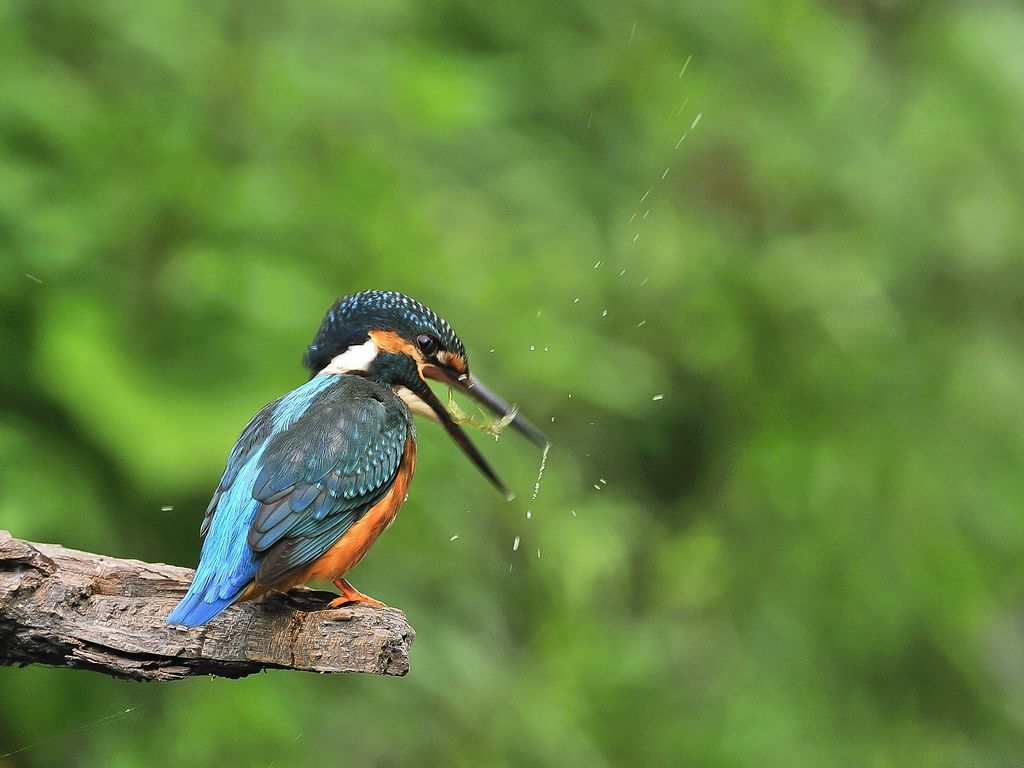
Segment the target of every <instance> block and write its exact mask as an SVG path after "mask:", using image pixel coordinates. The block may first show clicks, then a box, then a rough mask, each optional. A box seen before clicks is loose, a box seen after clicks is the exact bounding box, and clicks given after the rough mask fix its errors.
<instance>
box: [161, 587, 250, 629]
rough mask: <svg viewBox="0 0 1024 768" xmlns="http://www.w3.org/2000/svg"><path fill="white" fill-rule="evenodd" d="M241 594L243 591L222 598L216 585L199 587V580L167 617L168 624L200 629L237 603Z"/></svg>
mask: <svg viewBox="0 0 1024 768" xmlns="http://www.w3.org/2000/svg"><path fill="white" fill-rule="evenodd" d="M197 587H198V588H197ZM241 592H242V590H240V589H239V590H237V591H236V592H234V593H233V594H229V595H228V596H227V597H220V596H219V594H218V590H217V585H216V584H213V585H208V584H203V585H202V586H199V582H198V580H197V581H194V582H192V586H191V587H190V588H189V590H188V592H187V593H186V594H185V596H184V597H183V598H182V599H181V602H180V603H178V604H177V606H175V608H174V610H173V611H171V615H170V616H168V617H167V623H168V624H181V625H182V626H186V627H198V626H199V625H200V624H205V623H206V622H208V621H209V620H210V619H212V618H213V617H214V616H216V615H217V614H219V613H220V612H221V611H223V610H224V609H225V608H227V607H228V606H229V605H231V604H232V603H233V602H235V600H237V599H238V596H239V595H240V594H241Z"/></svg>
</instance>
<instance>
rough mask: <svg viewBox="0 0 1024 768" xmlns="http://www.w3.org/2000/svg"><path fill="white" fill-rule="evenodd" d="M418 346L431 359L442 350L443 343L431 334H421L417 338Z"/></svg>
mask: <svg viewBox="0 0 1024 768" xmlns="http://www.w3.org/2000/svg"><path fill="white" fill-rule="evenodd" d="M416 344H417V345H418V346H419V348H420V352H422V353H423V354H424V355H426V356H427V357H431V356H433V355H434V354H436V353H437V350H439V349H440V348H441V343H440V342H439V341H438V340H437V339H435V338H434V337H433V336H431V335H430V334H429V333H421V334H420V335H419V336H417V337H416Z"/></svg>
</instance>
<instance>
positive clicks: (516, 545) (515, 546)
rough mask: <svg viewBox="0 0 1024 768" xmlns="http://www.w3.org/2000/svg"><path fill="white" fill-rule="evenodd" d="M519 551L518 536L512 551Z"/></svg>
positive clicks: (513, 543)
mask: <svg viewBox="0 0 1024 768" xmlns="http://www.w3.org/2000/svg"><path fill="white" fill-rule="evenodd" d="M517 549H519V537H518V536H516V538H515V540H514V541H513V542H512V551H513V552H515V551H516V550H517Z"/></svg>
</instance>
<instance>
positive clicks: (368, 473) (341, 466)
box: [167, 291, 548, 627]
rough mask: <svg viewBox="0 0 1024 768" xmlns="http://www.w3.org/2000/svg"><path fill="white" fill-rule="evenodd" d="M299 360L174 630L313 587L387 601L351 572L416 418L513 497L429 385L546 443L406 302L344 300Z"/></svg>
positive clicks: (385, 512) (238, 455) (256, 437)
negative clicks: (300, 370) (302, 379)
mask: <svg viewBox="0 0 1024 768" xmlns="http://www.w3.org/2000/svg"><path fill="white" fill-rule="evenodd" d="M303 363H304V365H305V366H306V368H308V369H309V371H310V379H309V381H307V382H306V383H305V384H303V385H302V386H300V387H298V388H297V389H293V390H292V391H291V392H289V393H288V394H286V395H284V396H282V397H279V398H278V399H277V400H274V401H273V402H272V403H270V404H269V405H267V406H265V407H264V408H263V409H262V410H261V411H260V412H259V413H257V414H256V415H255V416H254V417H253V418H252V420H251V421H250V422H249V423H248V425H247V426H246V427H245V429H244V430H242V434H241V435H240V436H239V438H238V441H237V442H236V443H235V445H234V447H233V448H232V450H231V453H230V455H229V457H228V461H227V468H226V469H225V471H224V474H223V476H222V477H221V479H220V483H219V485H218V486H217V490H216V491H215V493H214V494H213V499H212V500H211V501H210V505H209V507H208V508H207V510H206V514H205V516H204V519H203V522H202V526H201V528H200V535H201V536H204V537H205V540H204V542H203V547H202V553H201V555H200V559H199V565H198V567H197V568H196V571H195V575H194V576H193V579H192V583H191V585H190V586H189V589H188V592H187V593H186V594H185V596H184V597H183V598H182V600H181V602H180V603H178V605H177V606H176V607H175V608H174V610H173V611H172V612H171V614H170V616H168V618H167V623H168V624H180V625H184V626H186V627H196V626H199V625H202V624H205V623H206V622H208V621H210V620H211V619H212V618H213V617H215V616H217V615H218V614H219V613H221V611H223V610H224V609H225V608H227V607H228V606H230V605H233V604H234V603H239V602H243V601H246V600H252V599H254V598H258V597H260V596H262V595H265V594H267V593H268V592H272V591H286V590H288V589H290V588H291V587H293V586H298V585H301V584H306V583H309V582H313V581H320V582H323V581H330V582H332V583H333V584H334V586H335V587H337V588H338V590H339V591H340V592H341V595H340V596H339V597H337V598H336V599H334V600H332V601H331V602H330V603H329V604H328V607H330V608H337V607H339V606H342V605H347V604H349V603H363V604H368V605H373V606H383V605H384V604H383V603H381V602H380V601H378V600H374V599H373V598H372V597H368V596H366V595H364V594H363V593H362V592H360V591H358V590H357V589H356V588H355V587H353V586H352V585H351V584H350V583H349V582H348V580H347V579H346V578H345V576H346V574H347V573H348V572H349V571H350V570H351V569H352V568H353V567H354V566H355V565H356V564H357V563H358V562H359V561H360V560H361V559H362V558H363V556H364V555H365V554H366V553H367V551H368V550H369V549H370V547H371V546H372V545H373V543H374V541H376V539H377V537H378V536H380V534H381V533H382V532H383V531H384V529H385V528H387V527H388V526H389V525H390V524H391V522H392V521H393V520H394V518H395V516H396V515H397V514H398V510H399V508H400V507H401V506H402V504H403V503H404V502H405V499H406V495H407V493H408V490H409V483H410V481H411V480H412V475H413V471H414V469H415V466H416V429H415V426H414V425H413V418H412V417H413V414H418V415H422V416H425V417H427V418H428V419H430V420H432V421H435V422H437V423H439V424H440V425H441V426H443V427H444V428H445V430H446V431H447V432H448V434H449V435H450V436H451V437H452V438H453V439H454V441H455V442H456V444H458V446H459V447H460V448H461V449H462V450H463V452H465V454H466V455H467V456H468V457H469V459H470V460H471V461H472V462H473V463H474V464H475V465H476V466H477V468H478V469H479V470H480V471H481V472H482V473H483V474H484V475H485V476H486V477H487V478H488V480H490V482H491V483H492V484H493V485H494V486H495V487H496V488H497V489H498V490H499V491H501V493H502V494H504V495H505V497H506V498H507V499H511V498H512V497H513V494H512V493H511V492H510V491H509V490H508V488H507V487H506V485H505V484H504V483H503V482H502V481H501V479H500V478H499V477H498V475H497V474H496V473H495V472H494V470H493V469H492V468H491V466H490V465H489V464H488V463H487V460H486V459H484V457H483V455H482V454H481V453H480V452H479V451H478V450H477V449H476V447H475V446H474V445H473V443H472V442H470V440H469V438H468V437H467V435H466V434H465V432H463V430H462V429H461V428H460V426H459V424H458V423H457V422H456V420H455V419H454V418H453V417H452V415H451V414H450V413H449V411H448V409H447V408H446V407H445V405H444V404H443V403H442V402H441V401H440V400H439V399H438V397H437V395H436V394H434V392H433V390H431V388H430V386H429V385H428V381H436V382H439V383H441V384H444V385H447V386H448V387H449V388H450V389H451V390H455V391H457V392H461V393H464V394H465V395H468V396H469V397H470V398H472V399H474V400H476V401H477V402H478V403H480V404H481V405H482V406H484V407H485V408H487V409H488V410H489V411H491V412H492V413H494V414H495V415H497V416H500V417H501V418H502V419H503V420H505V421H506V422H507V423H508V424H509V425H510V426H511V427H512V428H513V429H516V430H517V431H519V432H520V433H522V434H523V435H525V436H526V437H527V438H529V439H530V440H531V441H532V442H533V443H535V444H536V445H537V446H538V447H541V448H547V445H548V440H547V438H546V437H545V436H544V435H543V434H542V433H541V432H540V430H538V429H537V428H536V427H535V426H534V425H533V424H531V423H530V422H529V421H528V420H527V419H526V418H525V417H524V416H522V414H520V413H519V412H518V411H517V410H516V409H515V408H514V407H513V406H511V405H509V403H507V402H506V401H505V400H503V399H502V398H500V397H498V396H497V395H496V394H494V393H493V392H491V391H490V390H489V389H488V388H487V387H485V386H484V385H483V384H482V383H481V382H480V380H479V379H477V378H476V377H474V376H472V375H471V374H470V372H469V362H468V360H467V357H466V350H465V347H464V346H463V344H462V341H461V340H460V339H459V337H458V336H456V334H455V332H454V331H453V330H452V328H451V326H450V325H449V324H448V323H447V322H445V321H444V320H443V319H441V317H439V316H438V315H437V314H436V313H435V312H433V311H432V310H430V309H428V308H427V307H426V306H424V305H423V304H421V303H420V302H418V301H416V300H414V299H412V298H410V297H408V296H406V295H404V294H402V293H398V292H396V291H363V292H360V293H356V294H353V295H351V296H345V297H343V298H340V299H338V300H337V301H336V302H335V303H334V304H333V305H332V306H331V307H330V308H329V309H328V310H327V314H326V315H325V316H324V319H323V322H322V323H321V324H320V328H319V329H318V330H317V333H316V336H315V337H314V339H313V341H312V343H311V344H310V345H309V348H308V349H307V351H306V355H305V358H304V360H303Z"/></svg>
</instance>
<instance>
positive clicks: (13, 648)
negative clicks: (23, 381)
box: [0, 531, 415, 680]
mask: <svg viewBox="0 0 1024 768" xmlns="http://www.w3.org/2000/svg"><path fill="white" fill-rule="evenodd" d="M191 577H192V571H190V570H189V569H187V568H178V567H176V566H173V565H163V564H161V563H143V562H140V561H138V560H121V559H118V558H113V557H104V556H103V555H94V554H90V553H88V552H78V551H76V550H73V549H65V548H64V547H59V546H55V545H53V544H34V543H30V542H27V541H21V540H20V539H15V538H12V537H11V535H10V534H9V533H8V532H7V531H0V664H3V665H7V664H50V665H54V666H59V667H70V668H73V669H92V670H96V671H98V672H103V673H104V674H107V675H111V676H113V677H123V678H130V679H133V680H174V679H178V678H182V677H188V676H191V675H220V676H223V677H243V676H245V675H249V674H252V673H253V672H258V671H260V670H262V669H301V670H307V671H310V672H369V673H371V674H377V675H404V674H405V673H406V672H408V671H409V647H410V646H411V645H412V641H413V638H414V637H415V633H414V632H413V630H412V627H410V626H409V625H408V623H406V620H405V614H403V613H402V612H401V611H399V610H397V609H395V608H383V609H379V608H371V607H369V606H353V607H351V608H348V607H346V608H337V609H333V610H325V609H324V606H326V604H327V602H328V600H330V599H331V598H332V597H334V595H331V594H328V593H326V592H313V591H310V590H293V591H292V592H289V593H288V594H286V595H273V596H270V597H268V598H265V599H263V600H260V601H257V602H251V603H243V604H241V605H237V606H232V607H231V608H228V609H227V610H226V611H225V612H224V613H222V614H221V615H220V616H218V617H217V618H215V619H214V620H213V621H211V622H210V623H209V624H207V625H206V626H203V627H198V628H196V629H191V630H190V629H185V628H184V627H168V626H167V625H166V624H165V623H164V621H165V619H166V618H167V615H168V614H169V613H170V611H171V608H173V607H174V605H175V604H176V603H177V602H178V600H179V599H181V596H182V595H183V594H184V593H185V589H186V588H187V587H188V583H189V581H190V580H191Z"/></svg>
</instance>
